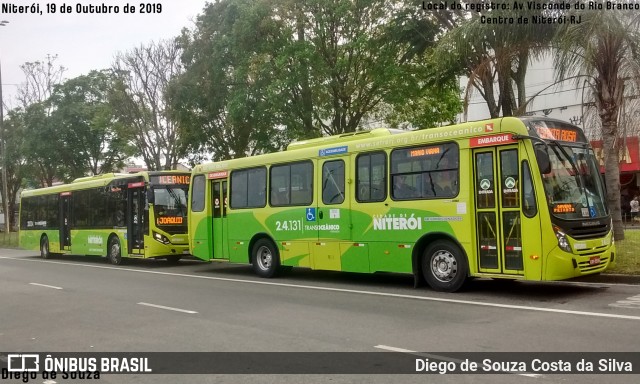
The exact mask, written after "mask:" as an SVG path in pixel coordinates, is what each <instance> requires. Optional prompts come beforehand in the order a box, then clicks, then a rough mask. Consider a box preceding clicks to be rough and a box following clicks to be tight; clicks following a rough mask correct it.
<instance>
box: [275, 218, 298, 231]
mask: <svg viewBox="0 0 640 384" xmlns="http://www.w3.org/2000/svg"><path fill="white" fill-rule="evenodd" d="M301 229H302V220H282V221H280V220H278V221H276V231H300V230H301Z"/></svg>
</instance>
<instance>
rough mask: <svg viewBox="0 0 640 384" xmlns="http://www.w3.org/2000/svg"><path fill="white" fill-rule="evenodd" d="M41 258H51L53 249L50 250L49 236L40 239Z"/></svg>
mask: <svg viewBox="0 0 640 384" xmlns="http://www.w3.org/2000/svg"><path fill="white" fill-rule="evenodd" d="M40 257H41V258H43V259H50V258H51V249H50V248H49V238H48V237H47V235H44V236H42V238H41V239H40Z"/></svg>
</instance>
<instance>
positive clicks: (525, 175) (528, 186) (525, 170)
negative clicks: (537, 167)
mask: <svg viewBox="0 0 640 384" xmlns="http://www.w3.org/2000/svg"><path fill="white" fill-rule="evenodd" d="M522 212H523V213H524V215H525V216H526V217H534V216H535V215H536V214H537V213H538V206H537V205H536V194H535V191H534V190H533V181H532V180H531V170H530V169H529V162H527V161H526V160H525V161H523V162H522Z"/></svg>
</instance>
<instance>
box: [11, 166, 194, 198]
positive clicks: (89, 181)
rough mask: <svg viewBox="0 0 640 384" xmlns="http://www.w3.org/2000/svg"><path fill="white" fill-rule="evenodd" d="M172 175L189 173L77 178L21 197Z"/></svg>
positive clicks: (113, 174) (28, 191) (150, 172)
mask: <svg viewBox="0 0 640 384" xmlns="http://www.w3.org/2000/svg"><path fill="white" fill-rule="evenodd" d="M164 174H174V175H177V174H179V175H190V174H191V172H189V171H176V170H170V171H141V172H136V173H104V174H101V175H94V176H87V177H79V178H77V179H75V180H73V181H72V182H70V183H68V184H61V185H54V186H52V187H44V188H36V189H29V190H25V191H22V193H21V196H37V195H44V194H49V193H61V192H68V191H76V190H80V189H86V188H95V187H104V186H107V185H109V183H111V182H112V181H114V180H127V179H129V180H131V181H142V180H144V181H147V182H148V181H149V177H150V176H155V175H164Z"/></svg>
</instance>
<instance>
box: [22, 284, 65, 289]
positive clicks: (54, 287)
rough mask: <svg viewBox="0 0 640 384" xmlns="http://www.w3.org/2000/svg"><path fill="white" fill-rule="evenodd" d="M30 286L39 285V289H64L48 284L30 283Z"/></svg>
mask: <svg viewBox="0 0 640 384" xmlns="http://www.w3.org/2000/svg"><path fill="white" fill-rule="evenodd" d="M29 284H30V285H37V286H38V287H45V288H51V289H62V287H56V286H55V285H47V284H38V283H29Z"/></svg>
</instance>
